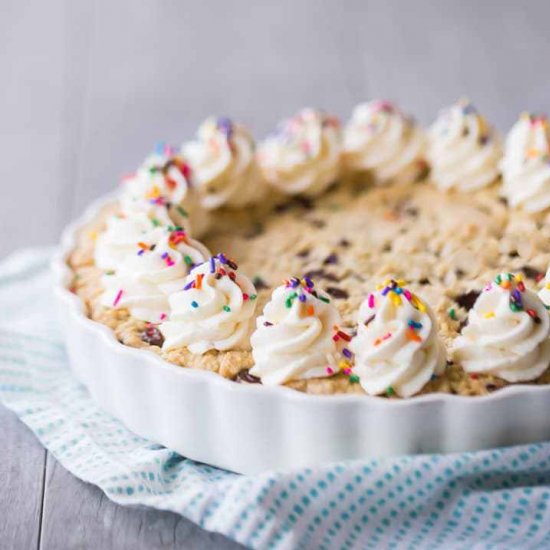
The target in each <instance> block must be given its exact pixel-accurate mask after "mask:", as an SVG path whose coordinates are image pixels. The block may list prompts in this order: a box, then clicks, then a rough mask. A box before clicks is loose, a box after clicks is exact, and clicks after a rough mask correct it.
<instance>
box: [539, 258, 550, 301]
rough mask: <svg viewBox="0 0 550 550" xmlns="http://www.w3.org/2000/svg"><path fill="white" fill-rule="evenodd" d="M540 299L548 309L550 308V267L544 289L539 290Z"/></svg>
mask: <svg viewBox="0 0 550 550" xmlns="http://www.w3.org/2000/svg"><path fill="white" fill-rule="evenodd" d="M539 298H540V299H541V300H542V302H543V304H544V305H545V306H546V307H547V309H548V308H550V267H549V268H548V270H547V271H546V276H545V277H544V282H543V285H542V288H541V289H540V290H539Z"/></svg>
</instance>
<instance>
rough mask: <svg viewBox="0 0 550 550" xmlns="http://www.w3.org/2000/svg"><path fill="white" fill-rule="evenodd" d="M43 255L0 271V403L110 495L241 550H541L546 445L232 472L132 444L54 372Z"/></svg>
mask: <svg viewBox="0 0 550 550" xmlns="http://www.w3.org/2000/svg"><path fill="white" fill-rule="evenodd" d="M48 259H49V251H45V250H35V251H27V252H22V253H18V254H16V255H14V256H12V257H11V258H9V259H8V260H6V261H4V262H3V263H2V264H0V305H1V307H2V310H3V312H4V315H2V319H5V320H7V321H9V324H6V323H5V322H4V324H0V400H1V401H2V402H3V403H4V404H5V405H6V406H7V407H9V408H10V409H12V410H13V411H15V412H16V414H17V415H18V416H19V417H20V418H21V420H22V421H23V422H24V423H25V424H27V425H28V426H29V427H30V428H31V429H32V430H33V431H34V433H35V434H36V435H37V437H38V438H39V439H40V441H41V442H42V443H43V445H44V446H45V447H47V448H48V449H49V450H50V451H51V452H52V453H53V455H54V456H55V457H56V458H57V459H58V460H59V461H60V462H61V463H62V464H63V465H64V466H65V467H66V468H67V469H68V470H69V471H71V472H72V473H73V474H74V475H76V476H78V477H79V478H81V479H83V480H85V481H88V482H90V483H93V484H95V485H97V486H99V487H100V488H101V489H102V490H103V491H105V493H106V494H107V496H108V497H109V498H111V499H112V500H114V501H116V502H119V503H120V504H132V505H144V506H151V507H154V508H159V509H163V510H171V511H174V512H177V513H179V514H182V515H184V516H185V517H187V518H189V519H191V520H192V521H194V522H196V523H198V524H199V525H201V526H202V527H204V528H205V529H209V530H212V531H218V532H220V533H223V534H225V535H227V536H228V537H230V538H232V539H234V540H236V541H238V542H240V543H242V544H244V545H246V546H249V547H251V548H284V549H301V548H313V549H331V550H332V549H339V548H414V549H416V548H445V549H454V548H475V549H485V548H522V549H530V548H533V549H535V548H550V443H545V444H538V445H529V446H522V447H514V448H509V449H505V450H494V451H487V452H478V453H466V454H454V455H447V456H442V455H431V456H416V457H402V458H395V459H391V460H380V461H373V460H369V461H364V462H352V463H347V464H334V465H330V466H326V467H324V468H319V469H315V470H309V469H307V470H302V471H298V472H295V473H293V474H278V473H267V474H264V475H258V476H253V477H245V476H239V475H237V474H232V473H229V472H225V471H221V470H218V469H215V468H211V467H209V466H205V465H203V464H198V463H196V462H193V461H191V460H187V459H185V458H183V457H181V456H179V455H177V454H175V453H173V452H171V451H169V450H168V449H165V448H163V447H161V446H159V445H155V444H153V443H151V442H149V441H146V440H144V439H142V438H140V437H137V436H135V435H134V434H132V433H131V432H129V431H128V430H127V429H125V428H124V427H123V426H122V425H121V424H120V423H119V422H117V421H116V420H115V419H114V418H112V417H110V416H109V415H107V414H105V413H103V412H102V411H101V410H99V409H98V408H97V407H96V406H95V405H94V403H93V402H92V401H91V399H90V397H89V395H88V393H87V392H86V390H85V389H84V388H83V387H82V386H81V385H80V384H79V383H78V382H76V380H75V379H74V378H73V376H72V375H71V373H70V371H69V369H68V366H67V358H66V356H65V352H64V349H63V345H62V343H61V341H60V338H59V335H58V332H57V329H56V326H55V322H54V320H53V319H52V317H51V313H50V312H51V310H52V297H51V295H50V291H49V276H48V269H47V264H48ZM549 422H550V419H549Z"/></svg>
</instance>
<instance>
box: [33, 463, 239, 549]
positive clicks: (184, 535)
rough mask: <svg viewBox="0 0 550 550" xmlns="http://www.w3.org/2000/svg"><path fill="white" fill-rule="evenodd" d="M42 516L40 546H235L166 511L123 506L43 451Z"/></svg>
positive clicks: (86, 547) (46, 547) (163, 547)
mask: <svg viewBox="0 0 550 550" xmlns="http://www.w3.org/2000/svg"><path fill="white" fill-rule="evenodd" d="M45 489H46V493H45V499H44V512H43V519H42V534H41V546H40V548H41V549H43V550H73V549H80V548H82V549H88V548H89V549H96V548H100V549H101V550H110V549H113V550H137V549H147V550H168V549H170V550H173V549H177V548H185V549H186V550H188V549H189V550H199V549H201V550H202V549H208V548H216V549H221V550H236V549H238V548H242V547H241V546H240V545H238V544H236V543H234V542H232V541H229V540H228V539H226V538H225V537H223V536H221V535H219V534H216V533H206V532H205V531H203V530H202V529H200V528H199V527H197V526H196V525H194V524H193V523H191V522H190V521H188V520H186V519H184V518H182V517H181V516H178V515H176V514H172V513H168V512H158V511H156V510H144V509H137V508H125V507H122V506H119V505H117V504H114V503H113V502H111V501H110V500H108V499H107V497H106V496H105V495H104V494H103V493H102V492H101V491H100V490H99V489H98V488H97V487H94V486H93V485H89V484H87V483H84V482H82V481H80V480H78V479H76V478H75V477H73V476H72V475H71V474H69V473H68V472H67V471H66V470H65V469H64V468H63V467H62V466H60V465H59V463H57V462H56V461H55V459H53V458H52V457H51V455H49V456H48V466H47V474H46V485H45Z"/></svg>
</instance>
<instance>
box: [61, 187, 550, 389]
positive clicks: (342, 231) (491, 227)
mask: <svg viewBox="0 0 550 550" xmlns="http://www.w3.org/2000/svg"><path fill="white" fill-rule="evenodd" d="M113 208H114V207H109V208H107V209H105V210H104V211H103V212H102V214H101V215H100V216H99V217H98V219H96V220H94V221H93V223H91V224H90V225H89V226H88V227H86V228H84V229H83V230H82V231H81V232H80V235H79V236H78V242H77V245H76V247H75V250H74V251H73V253H72V255H71V257H70V259H69V265H70V266H71V267H72V268H73V271H74V273H75V280H74V283H73V289H74V291H75V292H76V293H77V294H78V295H79V296H80V297H81V298H82V299H83V300H84V302H85V303H86V306H87V311H88V314H89V316H90V317H91V318H92V319H94V320H95V321H98V322H101V323H103V324H105V325H107V326H109V327H110V328H111V329H113V330H114V332H115V334H116V336H117V338H118V339H119V340H120V341H121V342H122V343H124V344H126V345H129V346H132V347H137V348H149V349H151V350H152V351H154V352H156V353H158V354H159V355H161V356H162V357H163V358H164V359H166V360H167V361H170V362H172V363H174V364H177V365H180V366H186V367H191V368H199V369H205V370H210V371H214V372H217V373H218V374H220V375H222V376H224V377H226V378H231V379H233V378H235V377H236V376H237V374H238V373H239V372H241V371H244V370H246V369H248V368H250V367H251V366H252V363H253V361H252V355H251V353H250V351H231V352H216V351H210V352H208V353H206V354H204V355H194V354H192V353H190V352H189V351H188V350H187V349H185V348H181V349H175V350H171V351H162V350H161V349H160V348H159V347H158V346H155V345H150V344H148V343H146V342H144V341H143V339H142V335H143V332H144V330H145V329H146V323H143V322H141V321H137V320H136V319H133V318H131V317H130V316H129V314H128V311H126V310H114V309H109V308H105V307H103V306H101V305H100V304H99V301H98V297H99V295H100V293H101V290H102V288H101V274H102V273H101V271H100V270H98V269H97V268H96V267H94V265H93V250H94V237H95V236H96V235H97V233H98V232H100V231H101V230H102V228H103V227H104V222H105V219H106V217H107V216H108V215H109V214H110V213H112V212H113ZM204 242H205V244H206V245H207V246H208V247H209V249H210V250H211V251H212V252H213V253H217V252H222V251H223V252H224V253H226V254H227V255H228V256H230V257H233V258H234V259H235V260H236V261H237V262H238V263H239V267H240V269H241V270H242V271H243V273H245V274H246V275H248V276H249V277H250V278H251V279H252V280H253V281H254V282H255V284H256V285H257V287H258V309H257V313H258V314H259V313H260V312H261V310H262V308H263V305H264V304H265V303H266V301H267V300H268V299H269V296H270V294H271V290H272V289H273V288H274V287H275V286H277V285H278V284H280V282H281V280H282V279H284V278H288V277H289V276H293V275H298V276H301V275H304V274H309V275H310V276H311V277H312V278H313V279H314V280H315V281H316V284H317V285H318V286H321V287H322V288H324V289H325V290H327V291H328V292H329V293H330V294H332V296H333V299H334V302H335V304H336V306H337V307H338V309H339V310H340V312H341V314H342V317H343V319H344V324H345V325H346V326H347V327H350V328H351V327H353V325H354V316H355V314H356V312H357V310H358V308H359V305H360V303H361V302H362V301H363V299H364V298H365V296H366V295H367V293H368V292H369V291H371V290H373V289H374V287H375V285H376V284H377V283H379V282H380V281H381V280H383V279H386V278H389V277H396V278H404V279H407V280H408V281H409V282H410V284H409V287H410V288H411V290H413V291H414V292H416V293H418V294H419V295H420V296H421V297H423V298H424V299H425V300H426V301H427V302H428V303H429V304H430V305H431V306H432V308H433V309H434V311H435V313H436V316H437V318H438V321H439V325H440V333H441V336H442V338H443V340H444V342H445V343H446V344H447V346H449V344H450V343H451V342H452V340H453V339H454V338H455V337H456V335H457V333H458V332H459V331H460V328H461V325H462V323H463V321H464V320H465V318H466V315H467V307H468V305H469V304H468V301H470V304H471V302H472V300H473V299H474V298H475V294H471V295H470V296H468V293H469V292H472V291H479V290H481V289H482V288H483V286H484V285H485V283H486V282H487V281H489V280H491V279H492V278H493V277H494V276H495V275H496V274H497V273H499V272H501V271H521V270H523V271H524V272H525V275H526V276H527V277H526V283H527V286H529V287H531V288H532V289H536V287H537V283H536V281H535V280H534V279H535V277H536V275H537V273H544V271H545V270H546V267H547V266H548V264H549V262H550V222H549V221H548V219H546V217H545V216H543V215H538V216H533V215H527V214H524V213H522V212H517V211H512V210H510V209H508V208H507V207H506V205H505V204H503V203H502V202H501V201H500V200H499V198H498V193H497V189H496V187H493V188H490V189H487V190H484V191H480V192H477V193H471V194H460V193H446V194H445V193H442V192H440V191H439V190H437V189H436V188H435V186H432V185H430V184H428V183H420V184H412V185H408V186H402V187H399V186H393V187H384V188H378V187H372V186H369V185H365V184H363V183H361V182H357V181H356V182H353V183H349V182H348V183H347V184H345V185H344V184H342V185H340V186H338V187H335V188H333V189H332V190H329V192H327V193H326V194H325V195H323V196H322V197H321V198H319V199H317V200H316V201H315V202H312V201H310V200H306V199H292V198H279V199H278V203H277V204H275V205H263V206H262V207H261V208H259V207H258V208H255V209H253V208H248V209H246V210H242V211H240V210H239V211H237V210H233V211H230V210H222V211H219V212H217V213H216V223H215V226H214V227H213V228H212V230H211V231H210V233H209V234H208V235H207V236H206V238H205V239H204ZM264 286H265V287H267V288H264ZM469 299H470V300H469ZM548 382H550V373H549V371H547V372H546V373H545V374H544V375H543V376H542V377H541V378H540V379H539V380H537V381H536V382H535V383H548ZM505 385H507V383H506V382H505V381H503V380H500V379H498V378H495V377H492V376H481V375H479V376H477V375H474V376H469V375H467V374H466V373H465V372H464V371H463V370H462V368H461V367H460V365H453V364H450V365H449V366H448V368H447V369H446V371H445V373H444V374H443V375H442V376H440V377H438V378H437V379H435V380H432V381H431V382H430V383H429V384H428V385H427V386H426V387H425V388H424V390H423V391H422V393H431V392H445V393H453V394H460V395H484V394H487V393H490V392H493V391H495V390H497V389H499V388H501V387H503V386H505ZM288 386H289V387H292V388H294V389H296V390H299V391H305V392H307V393H315V394H331V393H363V390H362V389H361V386H360V385H359V384H357V383H352V382H350V380H349V378H348V377H347V376H344V375H343V374H339V375H336V376H333V377H331V378H322V379H311V380H300V381H295V382H291V383H289V384H288Z"/></svg>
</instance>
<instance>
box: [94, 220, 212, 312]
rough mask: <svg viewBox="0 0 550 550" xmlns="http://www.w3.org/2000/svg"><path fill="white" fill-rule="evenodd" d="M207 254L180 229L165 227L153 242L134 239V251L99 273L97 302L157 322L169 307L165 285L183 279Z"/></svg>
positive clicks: (201, 246)
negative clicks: (113, 269)
mask: <svg viewBox="0 0 550 550" xmlns="http://www.w3.org/2000/svg"><path fill="white" fill-rule="evenodd" d="M209 256H210V254H209V252H208V250H207V249H206V248H205V247H204V246H203V245H202V244H201V243H200V242H198V241H196V240H194V239H191V238H190V237H189V236H188V235H187V233H185V231H184V230H183V229H181V228H177V229H172V228H170V229H169V228H165V229H164V236H163V237H162V238H161V239H160V240H159V241H158V242H157V243H153V244H149V243H147V242H143V241H138V242H137V243H135V245H134V253H133V254H131V255H127V256H126V257H125V258H124V261H123V262H122V263H121V264H120V265H119V267H118V269H117V270H116V272H114V273H113V274H112V275H110V274H105V275H104V276H103V278H102V283H103V286H104V289H105V290H104V292H103V295H102V297H101V303H102V304H103V305H104V306H106V307H113V308H127V309H128V310H129V311H130V313H131V315H132V316H133V317H135V318H136V319H140V320H142V321H149V322H151V323H159V322H161V321H163V320H164V319H165V318H166V317H167V314H168V311H169V304H168V296H167V291H166V288H165V287H166V286H168V288H170V284H173V283H174V281H178V280H181V279H183V278H184V277H185V276H186V275H187V274H188V273H189V271H190V269H191V268H192V267H193V266H195V265H197V264H200V263H202V262H204V261H205V260H206V259H207V258H208V257H209Z"/></svg>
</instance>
